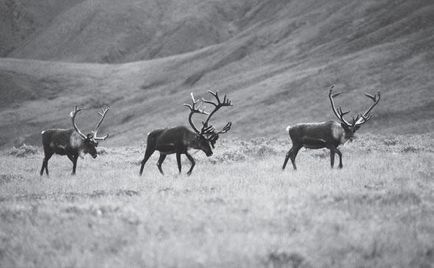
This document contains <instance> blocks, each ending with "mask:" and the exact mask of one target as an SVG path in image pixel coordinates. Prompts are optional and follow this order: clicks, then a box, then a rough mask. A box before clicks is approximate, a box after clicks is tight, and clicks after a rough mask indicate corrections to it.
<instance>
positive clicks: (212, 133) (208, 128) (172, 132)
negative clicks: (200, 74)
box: [140, 91, 232, 175]
mask: <svg viewBox="0 0 434 268" xmlns="http://www.w3.org/2000/svg"><path fill="white" fill-rule="evenodd" d="M209 93H210V94H212V95H213V96H214V97H215V98H216V100H217V102H211V101H207V100H203V102H205V103H208V104H211V105H212V106H214V109H213V110H212V111H211V112H210V113H206V112H205V111H203V110H201V109H199V108H198V107H196V105H197V104H198V102H199V100H195V98H194V96H193V93H191V98H192V101H193V102H192V104H184V106H186V107H188V108H189V109H190V114H189V117H188V121H189V123H190V125H191V128H192V129H193V131H192V130H190V129H189V128H187V127H185V126H178V127H174V128H166V129H157V130H154V131H152V132H150V133H149V134H148V139H147V145H146V152H145V156H144V158H143V160H142V162H141V166H140V175H142V173H143V168H144V166H145V164H146V162H147V161H148V159H149V157H151V155H152V154H153V153H154V152H155V151H156V150H157V151H159V152H160V158H159V159H158V162H157V167H158V170H159V171H160V173H161V174H164V172H163V169H162V164H163V162H164V160H165V159H166V156H167V155H168V154H176V161H177V164H178V170H179V173H181V155H182V154H185V155H186V156H187V158H188V160H189V161H190V163H191V167H190V169H189V171H188V172H187V174H188V175H190V174H191V172H192V171H193V168H194V166H195V164H196V162H195V161H194V159H193V157H192V156H191V155H190V154H189V152H188V150H189V149H197V150H201V151H203V152H204V153H205V154H206V156H208V157H209V156H211V155H212V154H213V152H212V148H214V145H215V142H216V141H217V139H218V138H219V135H220V134H223V133H226V132H227V131H229V130H230V128H231V125H232V124H231V122H229V123H227V124H226V126H225V127H224V128H223V129H222V130H221V131H216V129H215V128H214V127H213V126H212V125H210V124H209V120H210V119H211V117H212V116H213V115H214V113H215V112H217V111H218V110H219V109H220V108H222V107H225V106H231V105H232V103H231V101H230V100H229V99H227V97H226V95H225V96H224V98H223V101H221V100H220V98H219V96H218V93H217V92H212V91H209ZM193 114H208V117H207V119H206V120H205V121H204V122H203V123H202V124H203V126H202V128H201V130H200V131H199V130H198V128H197V127H196V126H195V125H194V123H193V121H192V116H193Z"/></svg>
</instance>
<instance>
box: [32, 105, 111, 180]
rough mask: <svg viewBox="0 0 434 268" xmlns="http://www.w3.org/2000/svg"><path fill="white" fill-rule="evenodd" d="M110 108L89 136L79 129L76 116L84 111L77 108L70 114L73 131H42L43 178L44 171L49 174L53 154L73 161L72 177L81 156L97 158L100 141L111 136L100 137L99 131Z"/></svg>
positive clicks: (100, 113) (102, 111) (104, 111)
mask: <svg viewBox="0 0 434 268" xmlns="http://www.w3.org/2000/svg"><path fill="white" fill-rule="evenodd" d="M109 109H110V108H109V107H108V106H107V107H103V108H102V109H101V112H99V113H98V114H99V115H100V117H101V118H100V119H99V121H98V123H97V125H96V128H95V130H93V131H91V132H90V133H88V134H83V132H82V131H81V130H80V129H79V128H78V127H77V124H76V122H75V121H76V116H77V114H78V113H79V112H80V111H81V110H82V109H79V108H77V106H75V108H74V110H73V111H72V112H71V113H70V117H71V119H72V126H73V128H71V129H47V130H44V131H42V133H41V134H42V145H43V147H44V160H43V161H42V168H41V171H40V174H41V176H42V175H43V174H44V170H45V172H46V173H47V176H48V175H49V174H48V160H50V158H51V156H52V155H53V154H58V155H66V156H67V157H68V158H69V160H71V162H72V164H73V166H72V175H75V169H76V167H77V159H78V157H79V156H80V155H81V154H90V155H91V156H92V157H93V158H96V157H97V155H98V153H97V151H96V147H97V146H98V141H103V140H105V139H107V137H108V136H109V134H107V135H105V136H102V137H99V136H98V130H99V128H100V126H101V123H102V121H103V120H104V118H105V116H106V113H107V112H108V110H109Z"/></svg>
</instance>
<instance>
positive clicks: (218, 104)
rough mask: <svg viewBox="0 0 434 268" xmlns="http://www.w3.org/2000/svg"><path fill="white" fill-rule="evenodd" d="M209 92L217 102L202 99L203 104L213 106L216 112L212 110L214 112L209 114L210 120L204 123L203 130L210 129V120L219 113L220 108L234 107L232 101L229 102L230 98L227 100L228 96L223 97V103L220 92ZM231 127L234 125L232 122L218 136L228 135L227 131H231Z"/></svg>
mask: <svg viewBox="0 0 434 268" xmlns="http://www.w3.org/2000/svg"><path fill="white" fill-rule="evenodd" d="M208 92H209V94H211V95H213V96H214V98H215V99H216V100H217V102H216V103H215V102H212V101H208V100H205V99H202V101H203V102H205V103H208V104H211V105H213V106H214V110H212V112H211V113H209V115H208V118H207V119H206V120H205V122H203V123H202V124H203V127H202V129H204V128H207V127H208V123H209V120H210V119H211V117H212V116H213V115H214V113H215V112H217V111H218V110H219V109H220V108H222V107H225V106H232V102H231V100H229V98H227V96H226V95H224V96H223V101H221V100H220V98H219V95H218V92H213V91H211V90H208ZM231 125H232V123H231V122H229V123H227V124H226V126H225V127H224V128H223V130H221V131H219V132H217V133H216V134H219V133H226V132H227V131H229V129H231Z"/></svg>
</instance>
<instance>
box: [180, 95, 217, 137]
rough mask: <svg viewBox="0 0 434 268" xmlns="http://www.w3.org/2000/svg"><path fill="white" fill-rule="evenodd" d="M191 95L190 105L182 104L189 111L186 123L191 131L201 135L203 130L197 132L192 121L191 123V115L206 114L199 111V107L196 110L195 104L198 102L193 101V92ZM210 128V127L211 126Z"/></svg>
mask: <svg viewBox="0 0 434 268" xmlns="http://www.w3.org/2000/svg"><path fill="white" fill-rule="evenodd" d="M190 95H191V100H192V104H186V103H184V106H185V107H187V108H189V109H190V114H189V116H188V122H190V125H191V127H192V128H193V130H194V131H195V132H196V133H197V134H203V133H202V131H204V128H202V131H199V130H198V129H197V128H196V126H195V125H194V123H193V121H192V119H191V118H192V116H193V114H208V113H207V112H205V111H203V110H201V109H200V108H199V107H197V108H196V104H197V103H198V102H199V100H195V99H194V95H193V92H191V93H190ZM211 127H212V126H211ZM206 129H207V131H209V130H210V129H209V128H206Z"/></svg>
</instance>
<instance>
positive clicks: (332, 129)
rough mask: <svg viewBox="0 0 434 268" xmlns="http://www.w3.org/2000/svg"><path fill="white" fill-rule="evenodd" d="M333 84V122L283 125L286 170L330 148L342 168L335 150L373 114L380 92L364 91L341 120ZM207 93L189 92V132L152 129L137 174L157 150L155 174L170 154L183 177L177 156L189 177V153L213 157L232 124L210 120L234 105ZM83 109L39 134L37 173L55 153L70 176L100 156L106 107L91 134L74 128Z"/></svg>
mask: <svg viewBox="0 0 434 268" xmlns="http://www.w3.org/2000/svg"><path fill="white" fill-rule="evenodd" d="M333 88H334V85H333V86H332V87H331V88H330V91H329V94H328V97H329V100H330V103H331V108H332V111H333V113H334V114H335V115H336V117H337V118H338V119H339V121H338V122H336V121H327V122H320V123H300V124H296V125H294V126H288V127H287V129H286V130H287V133H288V135H289V137H290V139H291V141H292V147H291V149H290V150H289V151H288V153H287V154H286V157H285V160H284V163H283V167H282V169H285V167H286V164H287V163H288V160H289V159H291V162H292V166H293V168H294V169H297V166H296V165H295V158H296V156H297V153H298V151H299V150H300V149H301V148H302V147H304V148H308V149H320V148H327V149H329V150H330V164H331V167H332V168H333V166H334V159H335V154H338V156H339V166H338V167H339V168H342V167H343V165H342V153H341V151H340V150H339V149H338V147H339V145H341V144H344V143H346V142H347V141H348V140H350V141H351V140H352V139H353V138H354V133H355V132H356V131H357V130H358V129H359V128H360V126H361V125H363V124H364V123H366V122H367V121H368V120H369V119H371V118H372V114H371V111H372V109H373V108H374V107H375V106H376V105H377V104H378V102H379V101H380V93H379V92H378V93H377V94H375V95H371V94H367V93H365V96H367V97H368V98H369V99H370V100H372V102H373V103H372V104H371V106H370V107H369V108H368V109H367V110H366V111H365V112H364V113H362V114H358V115H357V116H356V117H353V118H352V120H351V122H348V121H347V120H346V119H345V118H344V116H345V115H346V114H348V113H349V111H347V112H343V111H342V108H341V107H338V108H336V106H335V103H334V98H335V97H337V96H339V95H340V94H341V93H334V92H333ZM209 94H210V95H212V97H214V99H215V101H210V100H206V99H195V97H194V95H193V93H191V99H192V103H191V104H184V106H186V107H187V108H188V109H189V110H190V114H189V116H188V122H189V123H190V126H191V129H192V130H191V129H189V128H188V127H186V126H177V127H173V128H165V129H156V130H154V131H151V132H150V133H149V134H148V139H147V145H146V152H145V156H144V158H143V160H142V161H141V166H140V171H139V174H140V175H142V173H143V169H144V166H145V164H146V162H147V161H148V159H149V158H150V157H151V155H152V154H153V153H154V152H155V151H156V150H157V151H159V152H160V157H159V159H158V162H157V167H158V170H159V171H160V173H161V174H164V173H163V169H162V164H163V162H164V160H165V159H166V156H167V155H168V154H176V161H177V164H178V170H179V173H181V155H182V154H185V155H186V156H187V158H188V160H189V161H190V163H191V166H190V169H189V170H188V172H187V174H188V175H190V174H191V172H192V171H193V168H194V166H195V161H194V158H193V157H192V156H191V154H190V153H189V152H188V151H189V149H196V150H201V151H203V152H204V153H205V154H206V156H207V157H210V156H212V154H213V151H212V149H214V146H215V143H216V141H217V140H218V138H219V135H220V134H223V133H226V132H228V131H229V130H230V129H231V126H232V123H231V122H228V123H227V124H226V125H225V127H224V128H223V129H222V130H220V131H217V130H216V129H215V127H214V126H213V125H212V124H210V119H211V118H212V116H213V115H214V114H215V113H216V112H217V111H218V110H219V109H220V108H223V107H229V106H232V102H231V100H230V99H229V98H228V97H227V96H226V95H224V97H223V99H221V98H220V97H219V95H218V92H213V91H209ZM202 103H206V104H209V105H211V106H212V107H213V109H212V110H211V111H210V112H207V111H205V110H204V109H202V108H201V104H202ZM80 111H82V109H79V108H78V107H75V108H74V110H73V111H72V112H71V113H70V117H71V120H72V126H73V128H71V129H47V130H44V131H42V133H41V134H42V145H43V148H44V160H43V162H42V167H41V171H40V175H41V176H42V175H43V174H44V170H45V172H46V174H47V176H48V174H49V173H48V161H49V160H50V158H51V156H52V155H53V154H59V155H66V156H67V157H68V158H69V159H70V160H71V162H72V164H73V166H72V175H74V174H75V170H76V167H77V160H78V157H79V156H80V155H81V154H90V155H91V156H92V157H93V158H96V157H97V155H98V153H97V150H96V147H97V146H98V142H99V141H103V140H105V139H107V137H108V136H109V135H108V134H106V135H105V136H101V137H100V136H98V130H99V128H100V126H101V123H102V122H103V120H104V118H105V116H106V114H107V112H108V111H109V107H108V106H107V107H103V108H102V109H101V111H100V112H99V116H100V119H99V121H98V123H97V124H96V127H95V130H93V131H91V132H90V133H87V134H84V133H83V132H82V131H81V130H80V129H79V128H78V126H77V123H76V117H77V114H78V113H79V112H80ZM194 114H202V115H207V117H206V120H205V121H203V122H202V127H201V128H200V130H199V128H198V127H196V126H195V125H194V123H193V120H192V116H193V115H194Z"/></svg>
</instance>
